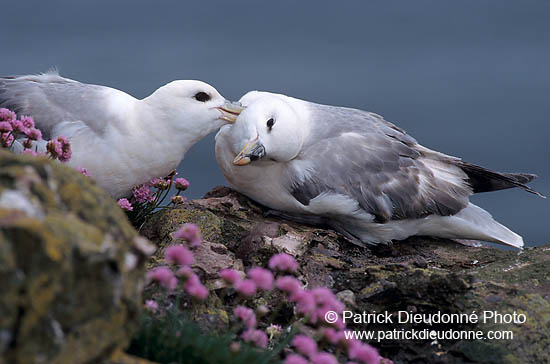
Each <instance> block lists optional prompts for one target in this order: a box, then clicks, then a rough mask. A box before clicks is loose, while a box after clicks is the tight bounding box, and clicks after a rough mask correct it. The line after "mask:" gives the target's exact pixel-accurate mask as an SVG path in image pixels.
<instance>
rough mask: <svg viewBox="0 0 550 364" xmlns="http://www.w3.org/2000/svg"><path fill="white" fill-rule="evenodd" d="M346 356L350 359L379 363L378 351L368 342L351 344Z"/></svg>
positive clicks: (370, 363) (367, 363)
mask: <svg viewBox="0 0 550 364" xmlns="http://www.w3.org/2000/svg"><path fill="white" fill-rule="evenodd" d="M348 356H349V357H350V359H357V360H359V361H360V362H363V363H365V364H378V363H380V355H378V351H377V350H376V349H375V348H373V347H372V346H370V345H368V344H363V343H358V344H356V345H351V346H350V348H349V350H348Z"/></svg>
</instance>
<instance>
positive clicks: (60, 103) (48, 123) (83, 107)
mask: <svg viewBox="0 0 550 364" xmlns="http://www.w3.org/2000/svg"><path fill="white" fill-rule="evenodd" d="M106 90H112V91H115V90H114V89H111V88H109V87H105V86H98V85H90V84H84V83H81V82H78V81H74V80H71V79H68V78H64V77H61V76H59V75H58V74H57V73H56V72H50V73H46V74H42V75H28V76H7V77H0V107H5V108H8V109H11V110H12V111H15V112H16V113H18V114H19V115H31V116H33V117H34V119H35V123H36V124H37V126H38V127H39V128H40V129H41V131H42V134H43V136H44V137H45V138H46V139H48V138H50V137H51V133H52V131H53V128H54V127H55V126H56V124H59V123H60V122H79V123H83V124H85V125H86V126H87V127H88V128H89V129H90V130H92V131H94V132H95V133H97V134H98V135H101V134H102V133H103V132H104V131H105V127H106V125H107V123H108V122H109V115H108V113H107V108H106V107H104V106H105V104H104V103H105V98H104V97H103V95H104V93H105V91H106Z"/></svg>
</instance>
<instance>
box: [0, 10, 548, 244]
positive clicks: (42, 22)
mask: <svg viewBox="0 0 550 364" xmlns="http://www.w3.org/2000/svg"><path fill="white" fill-rule="evenodd" d="M0 19H1V20H0V35H1V51H0V73H2V74H26V73H37V72H41V71H45V70H47V69H49V68H50V67H52V66H56V67H58V68H59V70H60V71H61V74H62V75H64V76H66V77H70V78H74V79H77V80H80V81H83V82H90V83H98V84H103V85H109V86H113V87H116V88H118V89H121V90H124V91H126V92H128V93H130V94H132V95H134V96H136V97H140V98H141V97H144V96H147V95H148V94H149V93H151V92H152V91H153V90H154V89H156V88H157V87H159V86H161V85H162V84H165V83H167V82H169V81H171V80H174V79H201V80H204V81H206V82H209V83H211V84H212V85H214V86H215V87H216V88H217V89H218V90H219V91H220V92H221V93H222V94H223V95H224V96H225V97H227V98H229V99H238V98H239V97H240V96H241V95H242V94H244V93H245V92H247V91H249V90H252V89H259V90H270V91H276V92H282V93H285V94H289V95H292V96H296V97H299V98H304V99H307V100H312V101H316V102H320V103H328V104H334V105H345V106H350V107H356V108H361V109H367V110H370V111H374V112H377V113H379V114H382V115H384V116H385V118H386V119H388V120H390V121H393V122H395V123H396V124H398V125H399V126H401V127H403V128H404V129H405V130H407V131H408V132H409V133H410V134H411V135H413V136H414V137H416V138H417V139H418V140H419V141H420V142H421V143H422V144H424V145H426V146H428V147H431V148H433V149H436V150H439V151H442V152H445V153H448V154H451V155H455V156H460V157H462V158H463V159H465V160H467V161H471V162H475V163H478V164H480V165H483V166H485V167H489V168H492V169H495V170H499V171H510V172H533V173H537V174H538V175H539V179H538V180H537V181H536V182H535V183H533V187H534V188H536V189H537V190H539V191H540V192H542V193H544V194H548V195H550V168H549V165H548V157H549V156H550V142H549V134H550V125H549V119H550V70H549V67H550V21H549V19H550V2H549V1H543V0H541V1H532V0H526V1H515V0H514V1H503V0H494V1H488V0H484V1H478V0H470V1H419V0H415V1H409V0H403V1H382V0H380V1H320V0H316V1H290V0H277V1H275V0H272V1H154V2H153V1H136V0H132V1H130V0H116V1H105V0H102V1H89V2H86V3H85V2H84V1H69V0H66V1H43V0H36V1H22V0H21V1H2V3H1V4H0ZM145 142H146V141H144V143H145ZM145 147H146V145H144V148H145ZM167 152H169V151H167ZM180 172H181V173H182V174H183V175H184V176H185V177H187V178H188V179H189V180H190V181H191V188H190V190H189V191H188V193H187V196H188V197H198V196H201V195H202V194H203V193H205V192H206V191H208V190H209V189H210V188H211V187H213V186H215V185H220V184H223V183H224V179H223V176H222V174H221V173H220V172H219V170H218V168H217V165H216V161H215V157H214V135H210V136H208V137H207V138H206V139H205V140H203V141H202V142H201V143H199V144H198V145H196V146H195V147H194V148H193V149H192V150H191V151H190V152H189V153H188V154H187V155H186V158H185V161H184V163H183V165H182V166H180ZM473 201H474V202H475V203H477V204H479V205H481V206H482V207H484V208H486V209H487V210H489V211H490V212H491V213H492V214H493V215H494V216H495V217H496V218H497V219H498V220H499V221H501V222H502V223H504V224H505V225H507V226H509V227H510V228H512V229H513V230H515V231H517V232H519V233H521V235H523V236H524V238H525V240H526V243H527V245H538V244H541V243H544V242H548V241H550V234H549V233H550V227H549V225H550V220H549V217H550V202H549V201H546V200H543V199H540V198H538V197H536V196H533V195H530V194H527V193H525V192H522V191H516V190H510V191H502V192H495V193H488V194H483V195H479V196H476V197H474V198H473Z"/></svg>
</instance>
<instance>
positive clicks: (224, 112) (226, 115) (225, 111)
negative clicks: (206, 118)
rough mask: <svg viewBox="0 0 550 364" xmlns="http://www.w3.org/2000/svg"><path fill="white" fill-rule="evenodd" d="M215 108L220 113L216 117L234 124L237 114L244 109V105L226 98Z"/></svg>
mask: <svg viewBox="0 0 550 364" xmlns="http://www.w3.org/2000/svg"><path fill="white" fill-rule="evenodd" d="M216 109H217V110H218V111H219V112H220V113H221V115H220V117H219V118H218V119H221V120H225V121H228V122H230V123H231V124H234V123H235V121H237V116H239V114H240V113H241V112H242V111H243V110H244V106H242V105H241V103H240V102H231V101H228V100H226V101H225V103H224V104H223V105H222V106H219V107H216Z"/></svg>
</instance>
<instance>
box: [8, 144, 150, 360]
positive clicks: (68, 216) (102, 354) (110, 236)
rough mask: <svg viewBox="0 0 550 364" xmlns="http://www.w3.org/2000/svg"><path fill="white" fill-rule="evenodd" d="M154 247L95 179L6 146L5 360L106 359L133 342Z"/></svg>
mask: <svg viewBox="0 0 550 364" xmlns="http://www.w3.org/2000/svg"><path fill="white" fill-rule="evenodd" d="M150 249H151V247H150V244H149V243H148V242H146V241H145V239H143V238H141V237H139V236H138V235H137V233H136V231H135V230H134V229H133V228H132V227H131V226H130V224H129V223H128V221H127V219H126V217H125V215H124V213H123V212H122V210H121V209H120V208H118V206H117V205H116V203H115V202H114V200H113V199H112V198H111V197H110V196H109V195H108V194H107V193H105V192H104V191H103V190H102V189H100V188H99V187H97V186H96V185H95V184H94V183H93V182H92V181H91V180H90V179H89V178H88V177H85V176H82V175H81V174H80V173H78V172H77V171H74V170H72V169H70V168H68V167H65V166H63V165H61V164H60V163H57V162H52V161H50V160H48V159H47V158H45V157H31V156H25V155H19V156H16V155H14V154H13V153H9V152H5V151H0V286H1V287H2V290H0V362H6V363H21V364H23V363H25V364H26V363H83V362H94V361H96V362H99V361H101V360H102V359H105V358H107V357H109V355H110V354H111V352H113V351H114V350H116V349H117V348H121V347H123V346H124V345H126V344H127V343H128V341H129V339H130V338H131V334H132V332H133V330H134V328H135V325H136V318H137V315H138V312H139V311H140V307H141V297H140V294H141V289H142V286H143V284H144V267H145V261H146V260H147V256H148V254H150V253H151V250H150Z"/></svg>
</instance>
